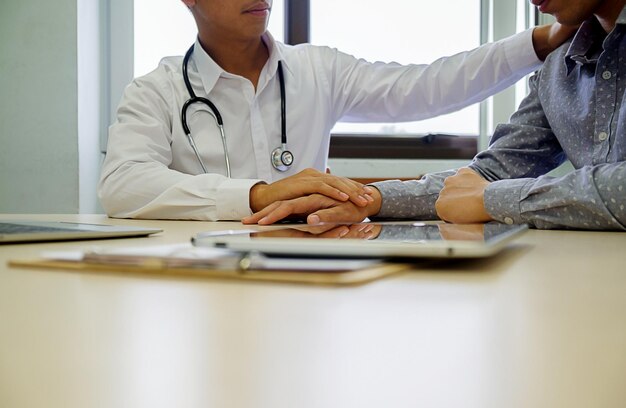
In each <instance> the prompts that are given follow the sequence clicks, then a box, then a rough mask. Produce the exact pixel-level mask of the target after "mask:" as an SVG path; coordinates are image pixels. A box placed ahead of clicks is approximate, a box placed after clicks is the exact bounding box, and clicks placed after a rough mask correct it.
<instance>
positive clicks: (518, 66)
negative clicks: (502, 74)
mask: <svg viewBox="0 0 626 408" xmlns="http://www.w3.org/2000/svg"><path fill="white" fill-rule="evenodd" d="M502 45H503V46H504V56H505V58H506V61H507V63H508V64H509V67H510V68H511V72H517V71H519V70H529V69H532V70H537V69H539V68H541V65H542V64H543V63H542V62H541V60H540V59H539V57H537V53H536V52H535V47H534V46H533V28H529V29H528V30H526V31H523V32H521V33H519V34H516V35H513V36H511V37H509V38H507V39H505V40H502Z"/></svg>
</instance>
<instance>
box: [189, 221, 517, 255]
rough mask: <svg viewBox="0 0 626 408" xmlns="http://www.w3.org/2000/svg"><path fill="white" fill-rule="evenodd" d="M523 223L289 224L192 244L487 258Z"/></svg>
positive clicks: (212, 235)
mask: <svg viewBox="0 0 626 408" xmlns="http://www.w3.org/2000/svg"><path fill="white" fill-rule="evenodd" d="M526 229H527V227H526V226H525V225H506V224H499V223H488V224H465V225H459V224H447V223H433V224H425V223H358V224H320V225H315V226H309V225H292V226H288V227H287V226H286V227H284V228H279V229H271V230H240V231H238V230H234V231H232V230H231V231H210V232H206V233H202V234H198V235H196V236H195V237H194V238H193V242H194V244H195V245H199V246H214V247H222V248H229V249H234V250H241V251H259V252H264V253H270V254H285V255H289V254H294V255H332V256H360V257H368V256H376V257H380V256H401V257H405V256H409V257H411V256H420V257H422V256H433V257H437V256H446V257H447V256H467V257H478V256H487V255H490V254H493V253H495V252H496V251H498V250H499V249H500V248H501V247H502V244H504V243H505V242H506V241H508V240H510V239H511V238H513V237H514V236H516V235H518V234H519V233H521V232H522V231H524V230H526Z"/></svg>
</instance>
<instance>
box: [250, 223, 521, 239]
mask: <svg viewBox="0 0 626 408" xmlns="http://www.w3.org/2000/svg"><path fill="white" fill-rule="evenodd" d="M508 227H509V226H507V225H502V224H447V223H439V224H379V223H358V224H320V225H314V226H309V225H297V226H292V227H288V228H284V229H279V230H272V231H263V232H255V233H252V234H251V236H252V237H265V238H269V237H271V238H330V239H360V240H374V239H375V240H379V241H394V242H422V241H441V240H445V241H485V240H488V239H489V238H490V237H493V236H495V235H498V234H500V233H502V232H504V231H505V230H506V229H507V228H508Z"/></svg>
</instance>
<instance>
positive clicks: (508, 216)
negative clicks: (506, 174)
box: [484, 179, 532, 224]
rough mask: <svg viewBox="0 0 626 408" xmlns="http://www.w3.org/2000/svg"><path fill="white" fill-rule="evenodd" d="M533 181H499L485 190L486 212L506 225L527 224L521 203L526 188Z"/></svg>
mask: <svg viewBox="0 0 626 408" xmlns="http://www.w3.org/2000/svg"><path fill="white" fill-rule="evenodd" d="M531 181H532V179H512V180H499V181H494V182H493V183H490V184H489V185H488V186H487V188H486V189H485V195H484V201H485V210H487V213H488V214H489V215H490V216H491V218H493V219H494V220H496V221H499V222H503V223H505V224H525V223H526V222H525V221H524V220H523V219H522V210H521V201H522V194H523V190H524V187H526V186H527V185H528V183H530V182H531Z"/></svg>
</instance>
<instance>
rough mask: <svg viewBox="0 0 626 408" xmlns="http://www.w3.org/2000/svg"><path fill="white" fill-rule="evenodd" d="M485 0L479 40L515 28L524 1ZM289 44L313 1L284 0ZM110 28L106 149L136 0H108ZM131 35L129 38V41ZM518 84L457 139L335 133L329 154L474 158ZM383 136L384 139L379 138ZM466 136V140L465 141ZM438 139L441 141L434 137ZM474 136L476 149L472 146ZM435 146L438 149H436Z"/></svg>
mask: <svg viewBox="0 0 626 408" xmlns="http://www.w3.org/2000/svg"><path fill="white" fill-rule="evenodd" d="M476 1H480V3H481V6H480V7H481V23H480V24H481V30H480V33H481V34H480V43H481V44H484V43H486V42H489V41H496V40H498V39H501V38H504V37H507V36H509V35H512V34H514V33H515V32H516V11H517V10H516V9H517V4H518V2H520V1H523V2H525V0H497V1H496V0H476ZM284 7H285V22H284V24H285V26H284V32H285V43H287V44H299V43H304V42H308V40H309V38H310V0H285V5H284ZM105 9H106V10H105V20H106V24H105V25H106V33H105V35H104V41H103V54H104V57H105V61H108V62H109V64H108V66H107V67H106V68H105V70H104V73H103V75H104V78H103V82H104V83H105V86H104V89H105V92H104V98H105V101H104V103H103V107H104V108H103V112H102V116H103V120H102V123H103V127H104V129H102V133H101V134H102V137H101V149H102V151H103V152H106V142H107V133H108V126H109V124H110V123H112V122H113V121H114V119H115V112H116V109H117V104H118V103H119V100H120V98H121V95H122V92H123V90H124V88H125V87H126V85H128V84H129V83H130V82H131V81H132V79H133V61H134V46H133V44H134V41H133V37H134V32H133V30H134V27H133V25H134V1H133V0H110V1H107V2H105ZM525 10H526V20H527V22H528V24H527V25H534V23H535V22H536V21H537V20H538V16H537V14H536V12H535V10H534V8H533V7H526V8H525ZM129 39H130V41H129ZM515 92H516V91H515V86H512V87H511V88H509V89H507V90H505V91H503V92H501V93H499V94H497V95H495V96H493V97H491V98H489V99H488V100H486V101H484V102H482V103H481V104H480V108H479V115H480V116H479V121H480V123H479V134H478V135H470V136H464V137H463V138H454V137H451V136H449V135H441V136H436V137H433V135H426V134H416V135H412V136H406V135H401V136H399V135H392V134H389V135H363V134H345V133H342V134H340V135H331V149H330V157H331V159H332V158H351V159H353V158H361V159H364V160H367V161H368V162H371V161H372V157H376V158H381V159H384V158H388V159H393V158H397V157H398V156H397V155H398V152H399V149H400V148H401V147H402V146H404V147H406V146H407V141H410V140H413V141H414V142H415V143H414V146H413V147H412V148H411V149H409V150H410V152H411V153H410V154H411V157H412V158H413V159H415V160H423V159H429V160H442V159H443V161H445V160H446V159H456V160H459V159H462V160H469V159H471V158H472V157H473V155H474V154H475V152H476V151H478V150H481V149H483V148H485V147H486V146H487V144H488V139H489V136H490V135H491V133H492V131H493V129H494V128H495V125H496V124H498V123H502V122H506V121H508V118H509V116H510V115H511V113H513V111H514V110H515V109H516V102H515V101H516V94H515ZM379 138H384V141H385V143H379V141H380V140H379ZM461 139H463V140H462V141H461ZM374 140H376V143H375V147H372V148H371V149H372V151H375V153H376V154H375V155H374V156H373V155H372V153H368V154H364V153H363V152H364V148H363V146H364V145H367V144H368V143H369V142H372V141H374ZM433 140H436V142H433ZM468 141H471V143H473V145H474V146H475V149H468V148H467V145H468ZM435 146H439V148H437V149H434V147H435Z"/></svg>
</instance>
